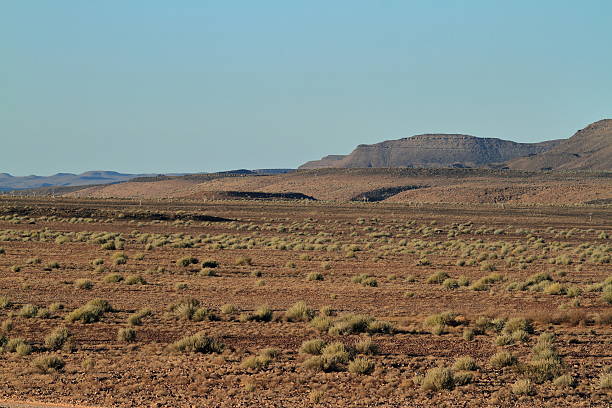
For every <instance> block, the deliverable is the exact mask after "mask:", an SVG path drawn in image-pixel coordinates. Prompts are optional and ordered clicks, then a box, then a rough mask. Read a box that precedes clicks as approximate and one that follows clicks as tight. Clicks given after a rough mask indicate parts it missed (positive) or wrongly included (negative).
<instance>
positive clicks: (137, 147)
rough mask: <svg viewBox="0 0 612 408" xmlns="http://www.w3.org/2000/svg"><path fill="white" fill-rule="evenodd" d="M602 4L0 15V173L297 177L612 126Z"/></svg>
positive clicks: (176, 7) (0, 9) (57, 3)
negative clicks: (374, 152)
mask: <svg viewBox="0 0 612 408" xmlns="http://www.w3.org/2000/svg"><path fill="white" fill-rule="evenodd" d="M611 21H612V1H609V0H600V1H594V0H593V1H588V0H585V1H576V0H572V1H563V0H553V1H544V0H538V1H533V0H530V1H515V0H513V1H506V0H497V1H496V0H482V1H477V0H472V1H444V0H437V1H433V0H424V1H409V0H397V1H391V0H389V1H375V0H363V1H359V0H344V1H341V0H302V1H297V0H296V1H287V0H277V1H267V0H260V1H252V0H244V1H232V0H218V1H205V0H199V1H195V0H194V1H187V0H182V1H166V0H164V1H154V0H140V1H136V0H132V1H128V0H104V1H80V0H78V1H77V0H74V1H64V0H40V1H28V0H0V172H10V173H12V174H14V175H27V174H41V175H48V174H52V173H56V172H64V171H66V172H81V171H85V170H117V171H123V172H162V173H163V172H197V171H214V170H224V169H234V168H284V167H296V166H298V165H299V164H301V163H303V162H304V161H307V160H311V159H317V158H319V157H320V156H323V155H326V154H332V153H348V152H350V151H351V150H352V149H353V148H354V147H355V146H356V145H357V144H360V143H376V142H379V141H382V140H387V139H396V138H400V137H406V136H411V135H414V134H418V133H425V132H447V133H450V132H458V133H467V134H472V135H475V136H482V137H498V138H504V139H510V140H515V141H521V142H531V141H541V140H545V139H551V138H565V137H569V136H571V135H572V134H573V133H574V132H575V131H576V130H578V129H579V128H582V127H584V126H586V125H587V124H589V123H590V122H593V121H596V120H599V119H602V118H604V117H608V118H609V117H612V23H611Z"/></svg>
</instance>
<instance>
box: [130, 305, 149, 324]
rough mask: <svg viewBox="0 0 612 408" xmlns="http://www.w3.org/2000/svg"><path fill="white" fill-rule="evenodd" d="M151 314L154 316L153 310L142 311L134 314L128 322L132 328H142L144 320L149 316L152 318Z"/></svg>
mask: <svg viewBox="0 0 612 408" xmlns="http://www.w3.org/2000/svg"><path fill="white" fill-rule="evenodd" d="M151 314H152V312H151V309H148V308H145V309H140V310H138V311H136V312H134V313H132V314H131V315H130V316H129V317H128V319H127V322H128V324H129V325H130V326H140V325H142V319H144V318H145V317H147V316H150V315H151Z"/></svg>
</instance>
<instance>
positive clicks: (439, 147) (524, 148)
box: [299, 134, 561, 169]
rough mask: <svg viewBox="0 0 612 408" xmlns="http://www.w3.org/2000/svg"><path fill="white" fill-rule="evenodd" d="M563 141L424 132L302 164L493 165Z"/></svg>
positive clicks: (428, 166)
mask: <svg viewBox="0 0 612 408" xmlns="http://www.w3.org/2000/svg"><path fill="white" fill-rule="evenodd" d="M560 142H561V141H560V140H551V141H547V142H542V143H517V142H512V141H508V140H502V139H494V138H479V137H475V136H470V135H462V134H423V135H416V136H412V137H407V138H403V139H398V140H388V141H384V142H381V143H376V144H373V145H359V146H357V148H356V149H355V150H353V152H352V153H351V154H349V155H347V156H341V155H331V156H326V157H324V158H322V159H321V160H315V161H312V162H308V163H305V164H303V165H302V166H300V167H299V168H300V169H316V168H324V167H335V168H366V167H414V168H444V167H456V168H479V167H490V166H499V164H501V163H503V162H506V161H508V160H512V159H515V158H518V157H524V156H530V155H536V154H539V153H543V152H546V151H548V150H550V149H552V148H553V147H555V146H556V145H558V144H559V143H560Z"/></svg>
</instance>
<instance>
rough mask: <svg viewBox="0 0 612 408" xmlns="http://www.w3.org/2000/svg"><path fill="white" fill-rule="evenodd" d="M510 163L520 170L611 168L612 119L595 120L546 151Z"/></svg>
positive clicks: (509, 164)
mask: <svg viewBox="0 0 612 408" xmlns="http://www.w3.org/2000/svg"><path fill="white" fill-rule="evenodd" d="M507 165H508V167H510V168H512V169H521V170H612V119H604V120H600V121H598V122H595V123H592V124H590V125H589V126H587V127H586V128H584V129H582V130H579V131H578V132H576V133H575V134H574V135H573V136H572V137H570V138H569V139H567V140H564V141H563V142H561V143H559V144H558V145H556V146H555V147H553V148H552V149H550V150H549V151H547V152H544V153H541V154H539V155H537V156H532V157H524V158H519V159H515V160H511V161H510V162H509V163H508V164H507Z"/></svg>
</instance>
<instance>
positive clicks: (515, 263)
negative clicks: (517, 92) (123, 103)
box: [0, 197, 612, 407]
mask: <svg viewBox="0 0 612 408" xmlns="http://www.w3.org/2000/svg"><path fill="white" fill-rule="evenodd" d="M611 233H612V208H610V206H609V205H608V206H606V205H602V206H596V205H590V206H578V205H577V206H545V205H529V206H527V205H523V206H521V205H510V204H508V205H503V206H502V205H492V204H470V205H457V204H422V203H415V204H406V203H402V204H397V203H387V202H384V203H349V202H347V203H340V202H335V203H332V202H316V201H257V200H242V201H239V200H235V201H214V200H212V201H207V202H195V201H178V200H177V199H174V200H172V201H170V200H128V199H125V200H117V199H114V200H113V199H106V200H104V199H76V198H55V199H53V198H49V197H45V198H28V197H26V198H15V197H12V198H11V197H5V198H2V199H0V248H1V250H0V300H1V302H0V305H1V306H2V308H1V309H0V323H1V325H2V326H1V330H2V334H1V336H2V337H0V339H1V340H0V341H1V342H2V350H3V352H2V354H1V358H0V372H1V373H2V375H0V398H4V399H7V400H11V401H24V400H35V401H43V402H53V403H69V404H77V405H86V406H98V407H110V406H117V407H152V406H160V407H162V406H163V407H179V406H181V407H182V406H185V407H191V406H227V407H232V406H270V407H273V406H275V407H276V406H277V407H281V406H282V407H286V406H297V407H302V406H389V407H405V406H466V407H467V406H502V407H505V406H508V407H514V406H520V407H533V406H557V407H559V406H570V407H571V406H575V407H584V406H592V407H606V406H610V400H611V395H612V394H611V392H612V391H611V387H612V384H611V382H612V371H611V367H612V351H611V350H612V347H611V345H612V326H611V325H612V310H611V307H610V304H611V302H612V292H611V291H612V281H611V279H612V270H611V267H610V258H611V256H612V252H611V245H610V243H611V241H610V239H611V238H610V234H611Z"/></svg>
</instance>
